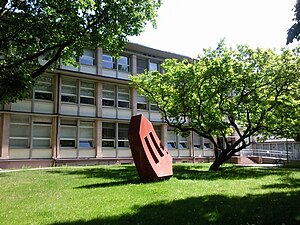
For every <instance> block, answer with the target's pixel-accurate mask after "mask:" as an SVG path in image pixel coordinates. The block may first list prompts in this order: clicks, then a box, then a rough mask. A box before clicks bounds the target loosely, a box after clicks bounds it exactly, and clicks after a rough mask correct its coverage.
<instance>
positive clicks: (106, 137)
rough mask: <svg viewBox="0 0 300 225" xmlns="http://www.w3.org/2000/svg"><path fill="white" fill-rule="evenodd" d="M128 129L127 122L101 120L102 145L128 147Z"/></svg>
mask: <svg viewBox="0 0 300 225" xmlns="http://www.w3.org/2000/svg"><path fill="white" fill-rule="evenodd" d="M128 130H129V124H124V123H114V122H103V123H102V147H108V148H129V141H128Z"/></svg>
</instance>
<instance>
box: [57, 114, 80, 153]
mask: <svg viewBox="0 0 300 225" xmlns="http://www.w3.org/2000/svg"><path fill="white" fill-rule="evenodd" d="M76 139H77V121H76V120H63V119H62V120H61V123H60V146H61V147H69V148H76Z"/></svg>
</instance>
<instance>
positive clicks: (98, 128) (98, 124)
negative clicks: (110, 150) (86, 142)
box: [95, 120, 102, 158]
mask: <svg viewBox="0 0 300 225" xmlns="http://www.w3.org/2000/svg"><path fill="white" fill-rule="evenodd" d="M95 129H96V134H95V137H96V142H95V143H96V158H101V157H102V121H100V120H96V124H95Z"/></svg>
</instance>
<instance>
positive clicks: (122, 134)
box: [118, 123, 129, 148]
mask: <svg viewBox="0 0 300 225" xmlns="http://www.w3.org/2000/svg"><path fill="white" fill-rule="evenodd" d="M128 130H129V125H128V124H122V123H120V124H118V147H122V148H124V147H126V148H128V147H129V142H128Z"/></svg>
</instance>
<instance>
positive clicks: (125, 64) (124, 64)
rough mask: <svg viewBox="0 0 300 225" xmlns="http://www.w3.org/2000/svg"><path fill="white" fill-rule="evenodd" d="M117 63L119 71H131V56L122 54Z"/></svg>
mask: <svg viewBox="0 0 300 225" xmlns="http://www.w3.org/2000/svg"><path fill="white" fill-rule="evenodd" d="M117 63H118V70H119V71H124V72H129V58H128V57H127V56H121V57H120V58H119V59H118V60H117Z"/></svg>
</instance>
